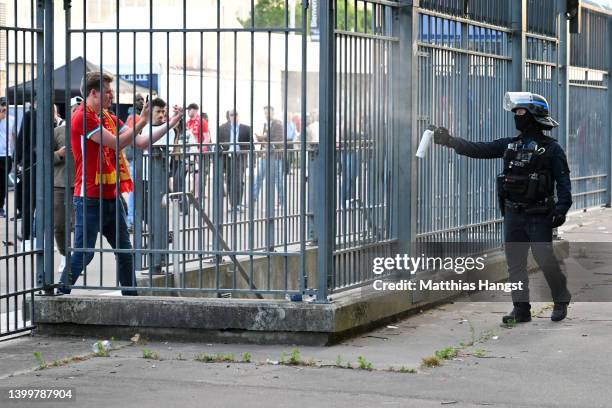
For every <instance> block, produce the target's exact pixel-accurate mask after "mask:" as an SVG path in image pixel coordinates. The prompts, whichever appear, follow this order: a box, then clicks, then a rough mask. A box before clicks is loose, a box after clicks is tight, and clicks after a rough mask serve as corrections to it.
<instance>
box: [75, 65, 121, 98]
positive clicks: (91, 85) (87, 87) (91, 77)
mask: <svg viewBox="0 0 612 408" xmlns="http://www.w3.org/2000/svg"><path fill="white" fill-rule="evenodd" d="M101 81H103V82H105V83H109V84H110V83H111V82H113V77H112V76H111V75H109V74H107V73H106V72H100V71H91V72H87V73H86V74H85V76H84V77H83V79H82V80H81V95H82V96H83V97H84V98H87V95H89V93H90V92H91V90H92V89H100V82H101Z"/></svg>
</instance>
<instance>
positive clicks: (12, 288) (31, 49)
mask: <svg viewBox="0 0 612 408" xmlns="http://www.w3.org/2000/svg"><path fill="white" fill-rule="evenodd" d="M11 3H12V4H8V5H7V6H9V7H7V8H9V11H10V12H7V13H6V14H5V16H4V17H5V18H6V21H4V22H3V25H2V26H1V27H0V33H1V34H2V35H1V36H0V39H1V42H2V44H0V47H1V48H2V50H3V51H4V52H3V53H2V60H3V61H2V64H3V66H2V68H1V71H2V75H1V78H2V81H3V82H2V84H3V86H2V88H3V89H1V90H0V95H1V96H2V104H1V106H0V112H1V113H0V128H1V130H0V135H1V136H2V137H0V145H1V146H0V190H1V191H0V196H1V197H2V200H0V211H2V216H1V217H0V237H1V238H0V338H2V337H6V336H10V335H13V334H17V333H22V332H25V331H27V330H30V329H31V328H32V323H31V316H32V304H33V302H32V300H33V298H34V293H35V292H38V291H39V290H41V289H43V288H45V289H47V287H46V284H47V283H49V282H50V279H49V277H48V276H45V274H44V271H45V270H52V268H49V264H50V262H52V258H49V259H45V258H44V257H43V256H42V254H43V243H44V242H45V241H46V242H52V240H53V230H52V229H51V230H46V226H45V224H44V223H43V222H40V220H43V219H44V217H49V216H50V211H51V209H50V208H48V207H47V206H46V205H45V204H46V202H47V201H48V198H49V197H51V196H52V191H51V188H52V186H49V185H45V184H44V183H41V180H43V179H45V177H44V176H45V174H49V173H50V172H52V161H51V160H49V155H46V154H45V151H46V150H45V149H48V150H49V151H50V149H49V140H50V138H51V135H50V133H51V132H50V131H49V130H50V129H52V125H50V123H52V122H53V120H52V114H51V111H48V112H44V111H43V110H42V109H36V104H35V102H38V106H39V107H40V106H49V101H50V98H51V93H50V92H49V89H48V88H47V87H45V86H43V81H44V80H47V81H49V82H50V83H51V85H52V80H49V69H48V65H52V62H48V61H51V60H50V59H49V58H50V56H49V53H48V49H50V48H52V45H51V42H50V41H51V39H52V38H53V24H52V21H51V16H50V15H49V14H48V13H45V12H44V11H45V8H46V7H48V4H47V3H48V2H42V1H40V2H34V1H25V2H19V8H18V7H17V1H14V2H11ZM11 6H12V7H11ZM5 11H6V9H5ZM45 61H47V62H48V63H47V64H46V63H45ZM35 78H40V79H41V80H40V81H35V80H34V79H35ZM34 94H36V95H37V97H36V99H35V98H34V96H33V95H34ZM45 113H47V114H45ZM35 147H38V149H35ZM51 204H52V200H51ZM51 208H52V206H51ZM35 219H36V221H35Z"/></svg>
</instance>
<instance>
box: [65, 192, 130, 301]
mask: <svg viewBox="0 0 612 408" xmlns="http://www.w3.org/2000/svg"><path fill="white" fill-rule="evenodd" d="M73 202H74V209H75V217H76V219H75V225H74V247H75V249H94V248H95V247H96V240H97V239H98V233H100V232H101V233H102V235H103V236H104V237H105V238H106V240H107V241H108V243H109V244H110V245H111V247H112V248H113V249H117V248H119V249H132V244H131V242H130V235H129V233H128V229H127V224H126V222H125V209H124V208H123V205H122V204H121V203H120V204H119V213H118V214H117V212H116V211H115V200H98V199H93V198H82V197H74V198H73ZM100 205H101V206H102V220H100ZM83 215H85V218H86V222H87V230H86V231H85V230H84V228H83V227H84V226H83ZM116 223H118V226H119V236H118V237H117V236H116V231H115V230H116ZM85 234H86V235H85ZM93 257H94V252H73V253H72V256H71V258H70V266H71V268H72V274H71V279H70V285H74V284H75V283H76V281H77V280H78V279H79V276H80V275H81V272H82V271H83V268H84V267H85V266H86V265H89V263H90V262H91V260H92V259H93ZM115 257H116V259H117V262H118V266H119V268H118V269H119V283H120V284H121V286H135V284H136V280H135V277H134V259H133V257H132V254H128V253H120V254H115ZM67 275H68V266H66V268H65V269H64V270H63V271H62V276H61V277H60V288H59V291H60V292H62V293H65V294H69V293H70V290H71V288H70V287H69V286H66V285H67V284H68V282H67V278H68V276H67ZM121 294H123V295H124V296H136V295H137V293H136V291H135V290H122V291H121Z"/></svg>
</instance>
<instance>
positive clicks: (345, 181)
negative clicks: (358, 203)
mask: <svg viewBox="0 0 612 408" xmlns="http://www.w3.org/2000/svg"><path fill="white" fill-rule="evenodd" d="M358 155H359V153H357V152H352V151H343V152H342V153H341V156H340V160H341V165H342V184H341V190H340V194H341V196H340V199H341V203H340V204H341V205H342V207H343V208H344V206H345V205H346V201H348V200H352V199H353V198H355V196H356V192H357V176H358V175H359V167H360V166H361V160H360V157H359V156H358Z"/></svg>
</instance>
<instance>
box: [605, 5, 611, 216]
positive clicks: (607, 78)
mask: <svg viewBox="0 0 612 408" xmlns="http://www.w3.org/2000/svg"><path fill="white" fill-rule="evenodd" d="M607 20H608V24H607V36H606V38H604V39H603V41H604V42H605V43H606V44H611V43H612V16H607ZM607 54H608V61H606V62H607V64H608V67H607V71H608V74H607V75H606V76H605V77H604V79H605V82H604V83H605V85H606V86H607V87H608V90H607V91H608V92H607V94H608V108H607V110H606V112H610V111H611V110H612V50H610V47H608V48H607ZM610 134H612V115H608V135H610ZM606 139H607V140H608V151H607V153H606V159H607V167H606V170H607V183H606V188H607V190H608V193H607V197H606V204H607V206H608V207H610V206H612V141H611V140H610V137H607V138H606Z"/></svg>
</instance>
